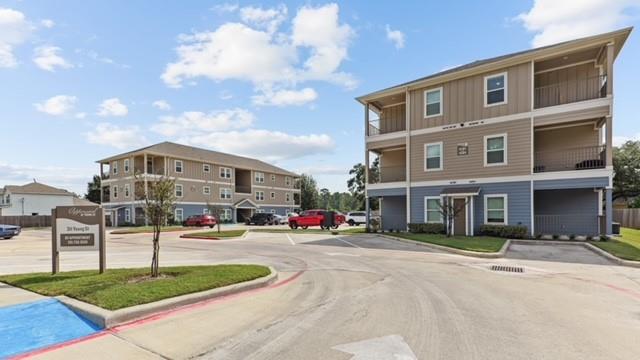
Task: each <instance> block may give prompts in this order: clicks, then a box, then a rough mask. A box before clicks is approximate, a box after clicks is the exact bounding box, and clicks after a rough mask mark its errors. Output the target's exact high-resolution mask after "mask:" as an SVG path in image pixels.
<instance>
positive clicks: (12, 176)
mask: <svg viewBox="0 0 640 360" xmlns="http://www.w3.org/2000/svg"><path fill="white" fill-rule="evenodd" d="M96 169H97V168H93V167H92V168H69V167H61V166H49V165H42V166H35V165H20V164H8V163H3V162H0V184H11V185H23V184H26V183H29V182H32V181H33V179H36V181H38V182H41V183H43V184H47V185H51V186H55V187H59V188H62V189H65V190H68V191H73V192H75V193H77V194H84V193H85V192H86V189H87V183H88V182H89V181H91V178H92V176H93V174H94V173H96Z"/></svg>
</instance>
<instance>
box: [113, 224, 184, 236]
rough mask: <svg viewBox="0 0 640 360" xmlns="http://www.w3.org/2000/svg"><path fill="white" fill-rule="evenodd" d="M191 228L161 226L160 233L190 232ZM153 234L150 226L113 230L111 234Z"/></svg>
mask: <svg viewBox="0 0 640 360" xmlns="http://www.w3.org/2000/svg"><path fill="white" fill-rule="evenodd" d="M190 229H193V228H188V227H184V226H178V225H176V226H163V227H162V230H160V231H161V232H168V231H180V230H190ZM151 232H153V227H151V226H137V227H131V228H126V229H120V230H113V231H112V232H111V233H112V234H114V235H122V234H140V233H151Z"/></svg>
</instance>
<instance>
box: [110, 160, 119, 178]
mask: <svg viewBox="0 0 640 360" xmlns="http://www.w3.org/2000/svg"><path fill="white" fill-rule="evenodd" d="M111 169H113V170H112V171H113V175H116V174H117V173H118V162H117V161H114V162H113V163H111Z"/></svg>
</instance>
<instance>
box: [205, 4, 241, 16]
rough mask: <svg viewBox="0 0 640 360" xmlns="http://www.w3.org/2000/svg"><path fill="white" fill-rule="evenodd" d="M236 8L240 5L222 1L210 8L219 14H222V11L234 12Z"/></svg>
mask: <svg viewBox="0 0 640 360" xmlns="http://www.w3.org/2000/svg"><path fill="white" fill-rule="evenodd" d="M238 8H240V6H239V5H238V4H231V3H222V4H218V5H215V6H213V7H212V8H211V10H213V11H215V12H217V13H219V14H223V13H231V12H234V11H236V10H238Z"/></svg>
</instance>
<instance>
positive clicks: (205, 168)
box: [202, 164, 211, 174]
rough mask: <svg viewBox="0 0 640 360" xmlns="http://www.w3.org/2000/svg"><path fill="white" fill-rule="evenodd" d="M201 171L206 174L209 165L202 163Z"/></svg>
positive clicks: (209, 167)
mask: <svg viewBox="0 0 640 360" xmlns="http://www.w3.org/2000/svg"><path fill="white" fill-rule="evenodd" d="M202 172H203V173H205V174H208V173H210V172H211V165H210V164H202Z"/></svg>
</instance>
